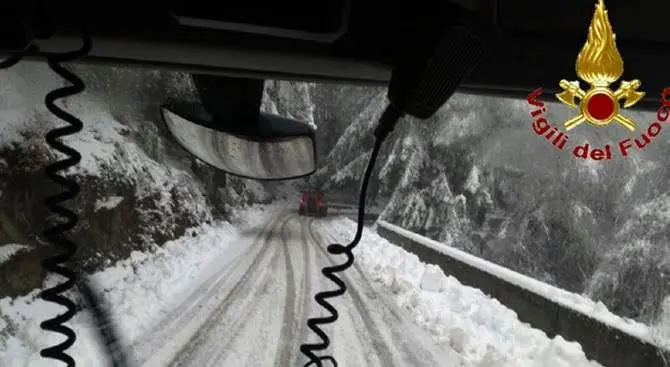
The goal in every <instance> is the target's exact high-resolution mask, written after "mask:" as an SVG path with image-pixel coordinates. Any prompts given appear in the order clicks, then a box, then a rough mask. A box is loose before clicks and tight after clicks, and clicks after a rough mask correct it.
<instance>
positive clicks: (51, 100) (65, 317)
mask: <svg viewBox="0 0 670 367" xmlns="http://www.w3.org/2000/svg"><path fill="white" fill-rule="evenodd" d="M82 39H83V45H82V47H81V48H80V49H79V50H76V51H72V52H65V53H60V54H53V55H50V56H49V57H47V64H48V66H49V68H50V69H51V70H52V71H54V72H55V73H56V74H58V75H59V76H61V77H62V78H63V79H65V80H66V81H68V82H69V83H71V85H70V86H66V87H63V88H58V89H55V90H52V91H50V92H49V93H47V95H46V96H45V98H44V103H45V105H46V107H47V109H48V110H49V112H51V113H52V114H54V115H55V116H57V117H58V118H60V119H61V120H63V121H65V122H67V123H68V125H67V126H65V127H60V128H54V129H52V130H50V131H48V132H47V134H46V136H45V140H46V143H47V144H48V145H49V147H51V148H53V149H55V150H57V151H59V152H61V153H63V154H65V155H66V156H67V158H66V159H63V160H60V161H57V162H55V163H52V164H50V165H48V166H47V167H45V174H46V177H47V178H48V179H49V180H51V181H53V182H55V183H57V184H59V185H61V186H62V187H64V188H65V190H64V191H62V192H60V193H58V194H55V195H52V196H48V197H46V198H45V200H44V204H45V206H46V207H47V208H48V209H49V210H50V211H51V212H52V213H54V214H57V215H58V216H60V217H61V218H64V219H65V221H62V220H61V221H60V223H59V224H56V225H54V226H52V227H47V228H46V229H45V230H44V231H42V237H43V238H44V240H45V241H46V242H47V243H50V244H52V245H54V246H56V247H57V248H59V249H62V250H63V251H62V252H61V253H58V254H55V255H53V256H51V257H47V258H45V259H43V260H42V268H43V269H45V270H46V271H47V272H50V273H52V274H57V275H60V276H62V277H64V278H65V279H66V280H65V282H63V283H60V284H57V285H55V286H53V287H51V288H47V289H45V290H44V291H42V292H41V293H40V297H41V298H42V299H43V300H45V301H47V302H51V303H55V304H57V305H60V306H63V307H65V308H66V311H65V312H64V313H62V314H59V315H57V316H55V317H53V318H51V319H48V320H45V321H43V322H42V323H41V324H40V327H41V328H42V329H43V330H46V331H52V332H55V333H59V334H62V335H64V336H65V337H66V340H64V341H63V342H61V343H60V344H57V345H54V346H51V347H48V348H45V349H42V350H41V351H40V356H42V357H43V358H51V359H55V360H58V361H61V362H63V363H65V364H66V365H67V366H68V367H73V366H75V365H76V363H75V360H74V358H72V356H70V355H68V354H67V353H66V351H67V350H68V349H69V348H70V347H71V346H72V345H74V343H75V342H76V340H77V335H76V333H75V332H74V330H72V329H71V328H69V327H68V326H66V325H65V323H67V322H68V321H70V320H72V318H73V317H74V316H75V314H76V313H77V309H76V305H75V303H74V302H73V301H72V300H71V299H69V298H67V297H65V296H64V295H63V293H65V292H67V291H69V290H71V289H72V288H74V287H75V285H76V284H77V282H78V278H77V273H76V271H75V270H74V269H71V268H68V267H67V266H66V264H67V263H68V262H70V261H71V260H72V259H73V258H74V255H75V254H76V251H77V244H76V243H74V242H72V241H71V240H68V239H66V238H65V237H64V234H65V233H66V232H68V231H70V230H72V229H74V228H75V226H76V225H77V223H78V221H79V218H78V216H77V214H76V213H74V212H73V211H71V210H69V209H67V208H65V207H63V206H61V204H62V203H63V202H65V201H68V200H72V199H74V198H75V197H76V196H77V194H78V193H79V192H80V186H79V185H78V184H77V182H75V181H74V180H72V179H69V178H66V177H64V176H61V175H59V172H61V171H65V170H67V169H68V168H70V167H73V166H75V165H77V164H78V163H79V162H80V161H81V154H80V153H79V152H77V151H76V150H75V149H73V148H71V147H69V146H67V145H65V144H63V143H62V142H60V141H59V139H60V138H63V137H66V136H69V135H73V134H76V133H78V132H80V131H81V130H82V128H83V123H82V122H81V120H79V119H78V118H76V117H75V116H73V115H71V114H69V113H68V112H66V111H65V110H63V109H62V108H60V107H58V106H57V105H56V103H55V102H56V100H58V99H61V98H66V97H69V96H73V95H76V94H79V93H81V92H83V91H84V89H85V85H84V82H83V80H81V79H80V78H79V77H78V76H76V75H75V74H74V73H72V72H70V71H69V70H67V69H66V68H65V67H63V66H62V65H61V63H63V62H68V61H74V60H77V59H79V58H81V57H84V56H86V55H87V54H88V53H89V52H90V50H91V48H92V40H91V37H90V35H89V34H88V32H86V31H85V30H84V31H83V32H82ZM38 51H39V47H38V46H37V45H36V44H34V43H32V42H31V43H29V44H28V45H27V46H26V47H25V48H24V49H23V50H21V51H19V52H16V53H14V54H13V55H11V56H10V57H9V58H7V59H5V60H3V61H2V62H0V69H7V68H10V67H12V66H14V65H16V64H17V63H19V62H20V61H21V59H22V58H23V57H24V56H25V55H26V54H28V53H33V52H38Z"/></svg>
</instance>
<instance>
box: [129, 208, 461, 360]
mask: <svg viewBox="0 0 670 367" xmlns="http://www.w3.org/2000/svg"><path fill="white" fill-rule="evenodd" d="M325 220H326V221H327V219H325ZM314 221H315V220H314V219H311V218H307V217H299V216H296V215H294V214H289V215H285V216H282V217H280V218H276V219H274V220H271V221H269V222H268V223H267V224H266V225H264V226H262V227H259V228H258V229H257V230H256V233H255V237H254V239H253V240H250V241H248V243H246V244H243V245H244V246H241V248H240V249H239V252H238V253H237V254H235V256H234V257H233V258H232V260H230V261H229V262H228V264H227V265H226V266H225V267H224V268H223V269H222V270H221V271H220V272H219V273H217V274H214V275H212V276H210V277H209V278H207V279H205V280H204V281H203V282H202V283H201V284H200V285H199V286H198V288H197V289H196V292H194V294H196V295H197V297H191V298H190V299H189V301H188V302H187V303H185V304H183V305H181V306H180V307H178V308H177V309H176V310H175V311H174V312H172V313H171V314H170V315H167V317H166V322H165V323H164V324H163V325H161V327H160V328H159V329H158V330H156V331H155V332H154V333H152V336H151V337H150V338H146V339H144V340H142V341H140V342H138V343H136V344H135V346H134V348H133V349H134V350H135V353H134V355H135V362H136V365H137V366H143V367H158V366H172V367H178V366H180V367H181V366H198V367H201V366H202V367H226V366H233V367H238V366H248V367H255V366H259V367H260V366H263V367H265V366H275V367H284V366H290V367H293V366H303V365H305V363H306V362H307V359H306V357H305V356H303V355H302V354H301V353H300V350H299V348H300V345H301V344H302V343H304V342H313V341H318V339H317V337H316V335H314V334H313V332H312V331H311V330H310V329H309V328H307V324H306V320H307V318H308V317H315V316H320V315H325V310H323V309H322V308H321V307H320V306H319V305H318V304H317V303H316V302H315V301H314V299H313V296H314V293H315V292H316V291H320V290H324V289H332V288H334V286H335V285H334V284H332V282H330V281H329V280H328V279H327V278H325V277H324V276H323V275H322V274H321V268H322V267H324V266H328V265H332V264H333V263H334V261H338V262H339V261H342V260H341V259H336V258H331V256H330V255H329V254H327V252H326V250H325V249H326V247H327V246H328V244H329V243H331V242H330V241H332V238H330V235H329V234H328V233H324V232H322V231H319V230H318V229H317V228H316V226H315V225H314V224H315V223H314ZM352 236H353V233H352ZM342 278H343V280H344V281H345V283H346V284H347V293H346V294H345V296H343V297H340V298H338V299H336V300H334V301H333V304H334V305H335V307H337V309H338V311H339V312H340V318H339V320H338V321H337V322H336V323H335V324H334V325H329V326H327V327H326V328H325V330H326V332H327V333H328V334H329V335H330V336H331V340H332V344H331V348H330V350H329V352H330V353H331V354H333V355H334V356H335V357H336V358H337V359H338V362H339V365H340V366H342V367H348V366H351V367H368V366H369V367H377V366H379V367H406V366H407V367H412V366H417V367H418V366H421V367H430V366H450V367H451V366H459V365H462V362H461V361H460V357H459V356H457V355H455V354H454V352H453V351H451V350H445V347H444V346H440V345H437V344H436V343H435V342H434V341H433V340H432V339H431V337H430V335H428V333H427V332H426V331H425V330H423V329H421V328H419V327H418V326H416V325H414V324H413V323H412V322H411V321H410V320H409V319H408V318H407V316H406V314H405V313H404V311H402V310H400V309H398V308H397V306H396V305H395V304H394V303H393V301H391V300H390V299H389V298H388V297H386V295H385V293H384V291H383V290H382V289H380V288H379V287H378V286H376V285H373V284H371V283H370V282H369V281H368V279H367V278H366V275H365V272H364V271H363V270H362V269H360V268H359V267H358V266H354V267H352V268H350V269H349V270H348V271H347V272H346V273H345V274H344V275H342Z"/></svg>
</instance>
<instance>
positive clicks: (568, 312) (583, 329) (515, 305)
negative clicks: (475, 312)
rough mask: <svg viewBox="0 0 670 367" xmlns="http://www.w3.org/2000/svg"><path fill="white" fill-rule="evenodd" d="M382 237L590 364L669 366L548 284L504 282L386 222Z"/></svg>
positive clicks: (482, 264) (663, 356) (486, 265)
mask: <svg viewBox="0 0 670 367" xmlns="http://www.w3.org/2000/svg"><path fill="white" fill-rule="evenodd" d="M377 233H379V235H380V236H382V237H384V238H386V239H387V240H389V241H390V242H392V243H394V244H396V245H399V246H401V247H403V248H404V249H405V250H407V251H409V252H411V253H414V254H415V255H417V256H418V257H419V259H421V261H423V262H425V263H429V264H434V265H437V266H439V267H440V268H441V269H442V270H443V271H444V273H445V274H448V275H452V276H454V277H456V278H458V280H459V281H460V282H461V283H463V284H465V285H468V286H471V287H475V288H479V289H480V290H481V291H482V292H484V293H485V294H488V295H490V296H491V297H494V298H496V299H497V300H498V301H500V302H501V303H502V304H504V305H505V306H506V307H508V308H510V309H512V310H514V311H515V312H516V313H517V315H518V317H519V319H520V320H521V321H523V322H527V323H529V324H531V325H532V326H533V327H535V328H537V329H540V330H543V331H544V332H545V333H546V334H547V335H549V336H550V337H552V338H553V337H554V336H556V335H561V336H562V337H563V338H564V339H566V340H570V341H576V342H578V343H579V344H581V346H582V349H583V350H584V353H585V354H586V356H587V357H588V358H589V359H592V360H596V361H598V362H599V363H600V364H602V365H604V366H606V367H668V361H670V351H666V350H661V349H659V347H657V346H655V345H653V344H652V343H650V342H648V341H646V340H642V339H641V338H639V337H637V336H634V335H632V334H630V333H627V332H626V331H624V330H621V329H619V328H617V327H615V326H612V325H608V324H606V323H604V322H602V321H599V320H597V319H595V318H593V317H592V316H589V315H587V314H585V313H582V312H580V311H578V310H575V309H572V308H570V307H568V306H567V305H562V304H559V303H557V302H555V301H553V300H551V299H550V297H549V296H548V294H543V292H542V289H543V287H542V285H543V286H546V287H547V288H548V287H551V286H549V285H548V284H545V283H542V282H539V281H538V280H535V279H533V278H530V277H526V276H525V275H522V274H519V273H516V272H513V271H511V270H508V269H505V271H506V272H509V273H510V274H512V275H514V277H516V278H519V279H520V278H528V279H527V280H529V283H531V284H536V285H538V287H522V286H520V285H518V284H515V283H514V282H512V281H510V280H509V279H503V278H502V277H500V274H498V275H495V274H494V272H492V271H487V269H494V268H498V269H500V268H502V267H501V266H499V265H496V264H493V263H490V262H488V261H486V260H483V259H479V258H476V257H475V256H474V255H470V254H467V253H465V252H462V251H460V250H457V249H454V248H451V247H449V246H447V245H445V244H442V243H439V242H437V241H433V240H431V239H428V238H425V237H422V236H420V235H417V234H415V233H412V232H409V231H407V230H405V229H402V228H400V227H397V226H394V225H392V224H390V223H388V222H385V221H378V222H377ZM409 237H415V238H409ZM416 238H420V239H421V241H417V239H416ZM465 259H476V261H465ZM502 269H504V268H502Z"/></svg>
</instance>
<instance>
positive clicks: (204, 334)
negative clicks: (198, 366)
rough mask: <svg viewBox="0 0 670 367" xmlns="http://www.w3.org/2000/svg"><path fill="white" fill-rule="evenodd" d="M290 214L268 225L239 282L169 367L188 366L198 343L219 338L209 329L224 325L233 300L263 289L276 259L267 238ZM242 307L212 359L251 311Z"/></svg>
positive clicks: (247, 301)
mask: <svg viewBox="0 0 670 367" xmlns="http://www.w3.org/2000/svg"><path fill="white" fill-rule="evenodd" d="M292 217H293V216H289V217H285V218H284V219H281V220H279V221H275V222H274V224H273V225H272V228H271V229H270V230H269V231H267V232H265V235H264V236H262V237H263V239H264V243H263V245H262V247H261V249H260V251H259V252H258V253H257V254H256V255H255V257H254V259H253V261H252V263H251V265H250V266H249V267H248V268H247V269H246V271H245V272H244V273H243V275H242V277H241V278H240V279H239V281H238V282H237V283H236V284H235V285H234V286H233V288H232V289H231V291H230V292H229V293H228V294H227V296H226V297H225V299H224V300H223V302H221V304H220V305H219V306H218V307H217V309H216V310H215V311H214V312H213V313H212V314H211V315H210V316H209V317H208V318H207V320H206V321H205V322H204V324H203V326H202V327H201V328H200V329H199V330H198V331H197V332H196V333H195V335H194V336H193V337H192V338H191V339H190V340H189V342H188V343H186V345H184V346H182V348H181V349H180V350H179V352H177V354H176V357H175V358H174V359H173V360H172V362H170V363H169V365H170V366H181V365H183V364H184V363H185V364H186V365H189V361H190V360H189V357H190V356H192V355H193V354H194V353H197V352H198V350H199V348H200V347H201V346H204V345H206V342H207V340H208V339H214V340H217V339H218V340H221V339H219V338H211V337H212V336H213V335H214V333H213V331H214V330H215V329H221V328H223V327H224V326H225V324H227V321H228V319H226V318H225V316H227V314H228V313H229V310H230V309H231V307H232V306H234V305H235V301H237V300H243V303H249V302H252V301H253V297H251V296H252V295H253V294H255V293H258V292H259V291H261V290H262V289H263V287H264V285H265V283H266V282H268V281H269V280H270V279H271V278H270V277H269V276H268V275H269V273H270V272H269V269H270V268H271V265H273V264H272V263H273V262H275V261H278V256H277V254H276V253H275V252H274V251H268V249H270V244H271V243H272V241H271V239H272V237H273V234H274V233H275V232H276V229H277V227H279V226H282V227H283V226H284V225H285V224H286V223H287V222H288V221H289V220H290V219H291V218H292ZM273 250H275V248H273ZM269 255H275V256H274V257H273V258H272V259H271V260H270V264H269V266H267V267H263V268H262V269H261V270H262V271H263V274H262V276H261V277H260V278H261V279H255V278H258V277H254V275H257V272H256V270H257V269H258V268H259V265H260V264H261V262H263V261H264V260H266V258H267V257H268V256H269ZM253 280H257V281H258V282H260V283H263V284H260V285H259V286H255V285H258V284H255V283H254V282H253ZM244 301H246V302H244ZM243 306H244V304H243V305H241V306H240V307H239V308H241V311H242V315H236V316H238V317H235V318H233V320H232V322H233V325H230V326H231V328H226V329H225V330H224V333H223V334H224V335H226V338H225V339H224V340H223V341H222V343H217V344H218V345H217V349H219V350H220V352H219V353H216V355H215V356H212V357H214V359H218V358H220V357H221V356H223V355H224V354H225V353H226V348H227V346H228V345H229V344H230V342H231V341H232V340H233V339H234V338H233V337H234V336H235V334H236V332H238V331H239V328H240V327H241V324H242V323H243V321H244V320H245V318H246V317H245V316H248V314H249V313H251V312H252V311H253V307H243ZM231 329H232V331H231Z"/></svg>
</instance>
